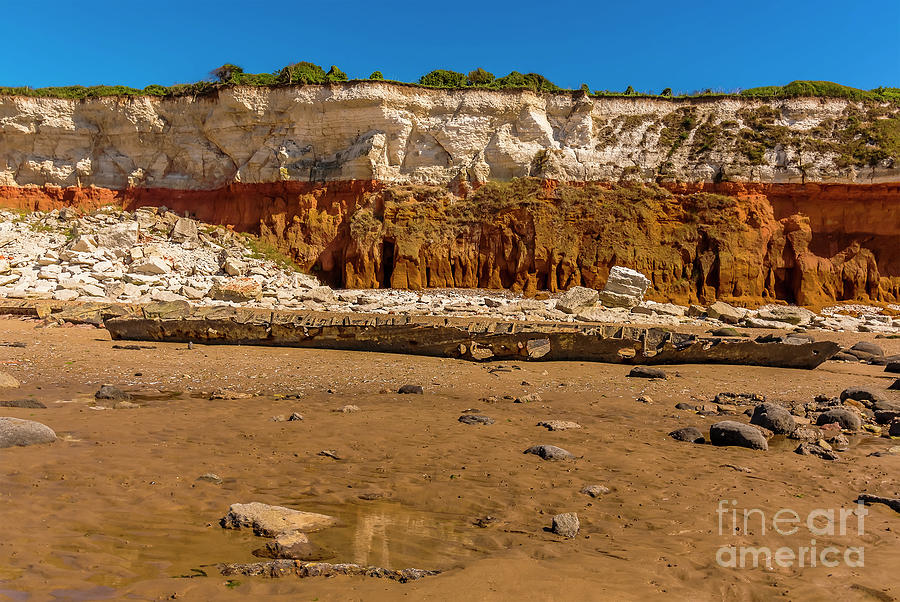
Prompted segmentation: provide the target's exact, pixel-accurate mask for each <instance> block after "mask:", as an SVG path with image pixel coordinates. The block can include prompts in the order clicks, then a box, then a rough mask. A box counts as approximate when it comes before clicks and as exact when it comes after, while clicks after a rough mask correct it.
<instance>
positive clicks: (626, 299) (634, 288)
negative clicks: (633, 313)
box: [599, 265, 650, 308]
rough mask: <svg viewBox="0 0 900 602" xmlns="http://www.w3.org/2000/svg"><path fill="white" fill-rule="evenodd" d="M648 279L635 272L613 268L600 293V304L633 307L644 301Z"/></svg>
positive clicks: (620, 267)
mask: <svg viewBox="0 0 900 602" xmlns="http://www.w3.org/2000/svg"><path fill="white" fill-rule="evenodd" d="M649 287H650V279H649V278H647V277H646V276H644V275H643V274H641V273H640V272H637V271H635V270H632V269H629V268H625V267H622V266H618V265H617V266H613V268H612V269H611V270H610V271H609V278H608V279H607V280H606V285H605V286H604V287H603V290H602V291H600V295H599V297H600V302H601V303H603V305H605V306H607V307H627V308H630V307H634V306H635V305H637V304H638V303H640V302H641V301H643V299H644V293H646V292H647V289H648V288H649Z"/></svg>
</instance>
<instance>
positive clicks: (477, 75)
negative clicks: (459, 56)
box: [466, 67, 497, 86]
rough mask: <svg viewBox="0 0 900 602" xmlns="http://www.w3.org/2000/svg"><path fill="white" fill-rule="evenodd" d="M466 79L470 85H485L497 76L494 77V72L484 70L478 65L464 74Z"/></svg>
mask: <svg viewBox="0 0 900 602" xmlns="http://www.w3.org/2000/svg"><path fill="white" fill-rule="evenodd" d="M466 79H467V80H468V81H469V85H471V86H487V85H488V84H490V83H491V82H492V81H494V80H495V79H497V78H495V77H494V74H493V73H491V72H490V71H485V70H484V69H482V68H481V67H479V68H478V69H475V70H473V71H469V73H468V75H466Z"/></svg>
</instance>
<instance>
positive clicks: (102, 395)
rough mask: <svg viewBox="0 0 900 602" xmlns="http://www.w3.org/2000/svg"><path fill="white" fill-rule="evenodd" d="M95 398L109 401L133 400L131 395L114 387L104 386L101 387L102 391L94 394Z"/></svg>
mask: <svg viewBox="0 0 900 602" xmlns="http://www.w3.org/2000/svg"><path fill="white" fill-rule="evenodd" d="M94 398H95V399H103V400H109V401H128V400H130V399H131V394H130V393H126V392H125V391H123V390H122V389H120V388H119V387H116V386H114V385H103V386H101V387H100V390H98V391H97V392H96V393H94Z"/></svg>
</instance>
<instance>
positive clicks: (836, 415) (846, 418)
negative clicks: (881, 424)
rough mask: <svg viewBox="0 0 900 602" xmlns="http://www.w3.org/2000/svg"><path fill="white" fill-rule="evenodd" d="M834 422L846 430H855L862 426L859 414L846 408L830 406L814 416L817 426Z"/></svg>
mask: <svg viewBox="0 0 900 602" xmlns="http://www.w3.org/2000/svg"><path fill="white" fill-rule="evenodd" d="M834 422H836V423H837V424H839V425H840V426H841V428H842V429H844V430H848V431H857V430H859V428H860V427H861V426H862V419H861V418H860V417H859V414H857V413H856V412H853V411H852V410H848V409H847V408H832V409H830V410H828V411H826V412H822V413H821V414H819V417H818V418H816V424H817V425H819V426H822V425H823V424H831V423H834Z"/></svg>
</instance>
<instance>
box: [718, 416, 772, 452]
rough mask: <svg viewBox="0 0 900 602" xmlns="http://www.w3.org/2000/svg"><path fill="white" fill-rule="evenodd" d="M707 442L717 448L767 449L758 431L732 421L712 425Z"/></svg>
mask: <svg viewBox="0 0 900 602" xmlns="http://www.w3.org/2000/svg"><path fill="white" fill-rule="evenodd" d="M709 441H710V443H712V444H713V445H718V446H737V447H747V448H750V449H759V450H763V451H765V450H768V449H769V443H768V441H766V438H765V436H764V435H763V434H762V432H761V431H760V430H759V429H757V428H756V427H754V426H752V425H749V424H744V423H742V422H735V421H733V420H724V421H722V422H717V423H715V424H714V425H712V426H711V427H710V429H709Z"/></svg>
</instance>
